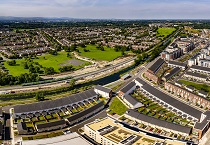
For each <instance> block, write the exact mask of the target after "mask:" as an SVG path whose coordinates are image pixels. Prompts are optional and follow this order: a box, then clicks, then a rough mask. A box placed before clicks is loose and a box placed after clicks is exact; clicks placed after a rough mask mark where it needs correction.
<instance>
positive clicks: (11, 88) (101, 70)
mask: <svg viewBox="0 0 210 145" xmlns="http://www.w3.org/2000/svg"><path fill="white" fill-rule="evenodd" d="M135 59H136V57H133V58H131V59H128V60H125V61H123V62H120V63H118V64H116V65H113V66H108V67H106V68H103V69H100V70H97V71H94V72H91V73H87V74H81V75H77V76H73V78H71V79H66V80H62V81H57V82H50V83H44V84H38V85H30V86H22V85H21V86H10V87H4V88H0V91H11V90H15V89H23V88H26V89H29V88H35V87H43V86H48V85H54V84H59V83H64V82H65V81H71V80H72V79H81V78H85V77H88V76H92V75H96V74H99V73H101V72H105V71H108V70H113V69H115V68H116V67H119V66H121V65H124V64H126V63H129V62H132V61H134V60H135Z"/></svg>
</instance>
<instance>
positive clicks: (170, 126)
mask: <svg viewBox="0 0 210 145" xmlns="http://www.w3.org/2000/svg"><path fill="white" fill-rule="evenodd" d="M126 114H127V115H129V116H131V117H134V118H136V119H138V120H141V121H144V122H148V123H150V124H153V125H157V126H160V127H164V128H168V129H171V130H174V131H178V132H182V133H187V134H190V131H191V128H189V127H185V126H181V125H178V124H174V123H171V122H167V121H164V120H160V119H157V118H154V117H151V116H147V115H144V114H141V113H139V112H138V111H136V110H131V109H130V110H128V111H126Z"/></svg>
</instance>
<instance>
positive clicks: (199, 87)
mask: <svg viewBox="0 0 210 145" xmlns="http://www.w3.org/2000/svg"><path fill="white" fill-rule="evenodd" d="M179 82H181V83H183V84H185V85H187V86H193V87H194V88H195V89H197V90H203V91H205V92H208V93H209V94H210V86H208V85H206V84H198V83H194V82H190V81H186V80H179Z"/></svg>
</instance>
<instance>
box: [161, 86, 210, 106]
mask: <svg viewBox="0 0 210 145" xmlns="http://www.w3.org/2000/svg"><path fill="white" fill-rule="evenodd" d="M165 89H166V90H168V91H171V92H173V93H174V94H175V95H177V96H181V97H182V98H184V99H186V100H188V101H189V102H192V103H193V104H198V105H201V106H202V107H204V108H208V109H209V108H210V102H209V101H208V99H206V98H204V97H201V96H198V95H196V94H194V93H192V92H190V91H188V90H186V89H184V88H181V87H179V86H176V85H174V84H172V83H169V82H165Z"/></svg>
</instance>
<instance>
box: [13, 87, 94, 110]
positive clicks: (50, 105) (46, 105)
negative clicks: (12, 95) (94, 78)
mask: <svg viewBox="0 0 210 145" xmlns="http://www.w3.org/2000/svg"><path fill="white" fill-rule="evenodd" d="M96 95H97V94H96V93H95V91H94V90H93V89H91V90H87V91H85V92H81V93H78V94H74V95H71V96H69V97H64V98H60V99H56V100H51V101H43V102H38V103H33V104H26V105H17V106H14V111H15V113H25V112H34V111H41V110H46V109H54V108H57V107H62V106H65V105H69V104H73V103H76V102H80V101H83V100H85V99H88V98H91V97H93V96H96Z"/></svg>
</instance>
